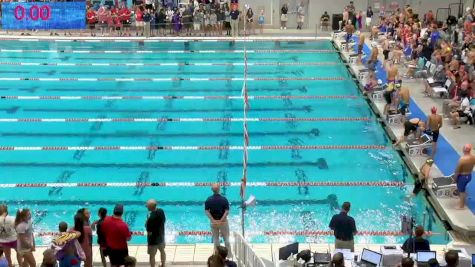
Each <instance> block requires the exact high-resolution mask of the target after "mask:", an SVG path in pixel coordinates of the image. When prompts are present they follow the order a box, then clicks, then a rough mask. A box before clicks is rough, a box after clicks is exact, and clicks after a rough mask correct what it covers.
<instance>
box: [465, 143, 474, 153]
mask: <svg viewBox="0 0 475 267" xmlns="http://www.w3.org/2000/svg"><path fill="white" fill-rule="evenodd" d="M472 149H473V146H472V144H466V145H464V146H463V152H464V153H470V151H472Z"/></svg>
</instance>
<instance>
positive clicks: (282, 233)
mask: <svg viewBox="0 0 475 267" xmlns="http://www.w3.org/2000/svg"><path fill="white" fill-rule="evenodd" d="M131 233H132V235H133V236H147V233H146V232H143V231H132V232H131ZM175 234H176V235H178V236H211V232H210V231H178V232H175ZM246 234H248V235H251V236H287V235H290V236H333V231H327V230H314V231H288V230H287V231H253V232H246ZM35 235H36V236H38V237H48V236H56V235H59V233H58V232H40V233H35ZM356 235H357V236H393V237H402V236H406V234H405V233H403V232H401V231H358V233H356ZM425 235H426V236H436V235H442V234H441V233H437V232H431V231H426V232H425Z"/></svg>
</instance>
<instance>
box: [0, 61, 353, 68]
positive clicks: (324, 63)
mask: <svg viewBox="0 0 475 267" xmlns="http://www.w3.org/2000/svg"><path fill="white" fill-rule="evenodd" d="M0 65H9V66H61V67H91V66H96V67H100V66H108V67H109V66H110V67H130V66H145V67H154V66H244V63H241V62H235V63H230V62H225V63H206V62H203V63H200V62H196V63H192V62H189V63H188V62H186V63H185V62H170V63H65V62H58V63H54V62H52V63H50V62H41V63H39V62H0ZM247 65H248V66H335V65H342V66H343V65H347V64H346V63H340V62H255V63H252V62H249V63H247Z"/></svg>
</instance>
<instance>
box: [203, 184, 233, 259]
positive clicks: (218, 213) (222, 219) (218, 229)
mask: <svg viewBox="0 0 475 267" xmlns="http://www.w3.org/2000/svg"><path fill="white" fill-rule="evenodd" d="M211 190H212V191H213V195H212V196H210V197H209V198H208V199H207V200H206V202H205V212H206V215H207V216H208V218H209V220H210V222H211V233H212V235H213V243H214V246H215V247H219V234H220V233H221V236H223V239H224V245H225V246H226V248H227V249H228V252H229V254H228V257H230V258H232V255H231V244H230V243H229V223H228V214H229V202H228V200H227V199H226V198H225V197H224V196H222V195H221V194H220V193H219V190H220V186H219V184H213V186H212V187H211Z"/></svg>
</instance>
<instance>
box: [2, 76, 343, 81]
mask: <svg viewBox="0 0 475 267" xmlns="http://www.w3.org/2000/svg"><path fill="white" fill-rule="evenodd" d="M350 79H351V78H344V77H288V78H278V77H275V78H272V77H269V78H259V77H257V78H247V80H248V81H344V80H350ZM243 80H244V78H242V77H238V78H228V77H220V78H190V77H168V78H75V77H71V78H36V77H23V78H14V77H9V78H0V81H39V82H173V81H190V82H202V81H243Z"/></svg>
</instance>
